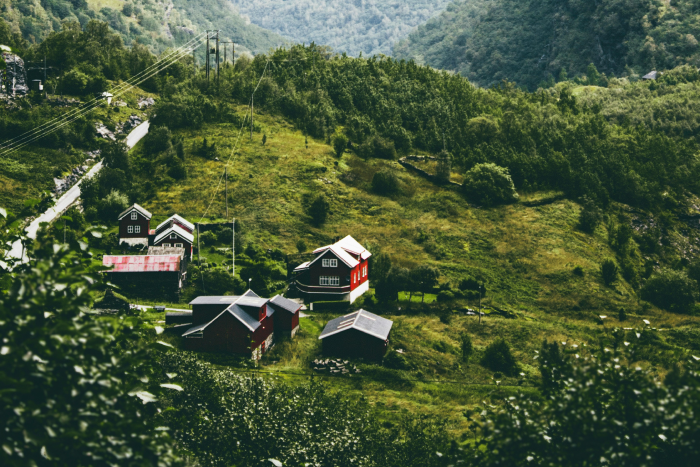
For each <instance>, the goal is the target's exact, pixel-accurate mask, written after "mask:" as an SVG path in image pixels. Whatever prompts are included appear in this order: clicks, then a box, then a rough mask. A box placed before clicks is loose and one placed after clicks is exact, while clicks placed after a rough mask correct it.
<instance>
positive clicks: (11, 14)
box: [0, 0, 283, 52]
mask: <svg viewBox="0 0 700 467" xmlns="http://www.w3.org/2000/svg"><path fill="white" fill-rule="evenodd" d="M0 18H2V19H4V20H5V21H6V22H7V23H8V24H9V26H10V30H11V31H13V32H16V33H20V34H21V35H22V37H23V38H24V39H26V40H27V41H29V42H30V43H36V42H40V41H41V40H42V39H44V38H45V37H47V36H48V35H49V34H50V33H51V32H54V31H60V30H61V28H62V24H63V23H65V22H71V21H77V22H79V23H80V24H81V25H82V26H83V27H85V26H86V25H87V23H88V22H89V21H90V20H91V19H97V20H101V21H104V22H106V23H108V24H109V25H110V27H111V28H112V29H114V30H115V31H117V32H118V33H119V34H120V35H121V36H122V38H123V40H124V41H125V43H126V44H131V43H132V42H134V41H138V42H139V43H140V44H144V45H146V46H148V47H149V48H150V49H152V50H154V51H161V50H163V49H165V48H167V47H172V46H173V45H176V44H181V43H184V42H186V41H187V40H189V38H191V37H192V33H195V34H197V33H200V32H204V31H205V30H206V29H221V31H222V34H223V37H224V38H226V39H230V40H233V41H235V42H237V43H239V44H241V45H243V46H244V47H246V48H247V49H249V50H252V51H255V52H259V51H265V50H268V49H269V48H270V47H273V46H276V45H280V44H281V43H282V42H283V39H282V38H281V37H280V36H279V35H277V34H275V33H272V32H270V31H266V30H264V29H262V28H260V27H258V26H255V25H251V24H246V22H245V21H244V20H243V18H241V17H240V15H238V14H237V13H236V12H235V11H234V10H233V8H232V6H231V3H230V2H228V1H227V0H167V1H165V2H158V1H155V0H129V1H121V0H88V1H86V0H71V1H68V0H41V1H34V0H17V1H10V0H0Z"/></svg>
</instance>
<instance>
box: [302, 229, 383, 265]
mask: <svg viewBox="0 0 700 467" xmlns="http://www.w3.org/2000/svg"><path fill="white" fill-rule="evenodd" d="M326 250H331V251H332V252H333V253H335V255H336V256H337V257H338V258H339V259H340V260H341V261H342V262H343V263H345V264H347V265H348V266H349V267H351V268H354V267H355V266H357V265H358V264H360V262H359V261H358V260H356V259H355V258H353V257H352V256H351V255H356V256H359V257H360V259H361V260H362V261H365V260H366V259H367V258H369V257H370V256H372V253H370V252H369V251H367V249H366V248H365V247H363V246H362V245H360V243H359V242H358V241H357V240H355V239H354V238H352V237H351V236H350V235H348V236H347V237H345V238H344V239H342V240H339V241H337V242H335V243H334V244H332V245H326V246H322V247H321V248H316V249H315V250H314V254H318V253H322V252H324V251H326ZM320 257H321V256H318V257H317V258H316V259H315V260H313V261H311V263H304V264H302V265H300V266H298V267H297V268H296V269H304V267H308V266H310V265H311V264H313V263H315V262H316V261H317V260H318V258H320ZM305 265H306V266H305ZM296 269H295V270H296Z"/></svg>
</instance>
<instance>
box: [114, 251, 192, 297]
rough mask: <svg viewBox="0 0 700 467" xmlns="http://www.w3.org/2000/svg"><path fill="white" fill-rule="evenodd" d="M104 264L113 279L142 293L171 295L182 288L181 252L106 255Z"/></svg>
mask: <svg viewBox="0 0 700 467" xmlns="http://www.w3.org/2000/svg"><path fill="white" fill-rule="evenodd" d="M102 265H103V266H105V267H108V268H111V269H110V270H108V271H106V274H107V278H108V279H109V281H110V282H112V283H114V284H117V285H119V286H120V287H123V288H124V289H127V290H129V291H130V293H133V294H135V295H140V296H154V297H155V296H158V297H160V296H172V295H173V294H176V293H177V292H179V290H180V289H181V288H182V282H183V274H184V272H185V271H184V267H185V263H184V262H183V257H182V255H159V256H148V255H133V256H112V255H105V256H104V257H103V258H102Z"/></svg>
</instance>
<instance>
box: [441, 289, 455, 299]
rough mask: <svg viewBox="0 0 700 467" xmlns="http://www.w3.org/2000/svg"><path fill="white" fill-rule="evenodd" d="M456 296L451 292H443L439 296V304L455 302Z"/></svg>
mask: <svg viewBox="0 0 700 467" xmlns="http://www.w3.org/2000/svg"><path fill="white" fill-rule="evenodd" d="M454 298H455V294H454V293H453V292H452V291H451V290H441V291H440V293H439V294H438V296H437V301H438V302H449V301H451V300H454Z"/></svg>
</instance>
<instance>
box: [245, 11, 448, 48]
mask: <svg viewBox="0 0 700 467" xmlns="http://www.w3.org/2000/svg"><path fill="white" fill-rule="evenodd" d="M448 1H449V0H435V1H425V0H408V1H405V0H404V1H397V0H356V1H349V2H343V1H340V0H323V1H313V0H294V1H285V0H233V4H234V5H236V7H237V8H238V10H239V11H240V12H241V14H243V15H245V16H246V17H248V18H250V20H251V21H252V22H253V23H254V24H257V25H259V26H262V27H264V28H265V29H269V30H271V31H274V32H276V33H279V34H281V35H283V36H285V37H288V38H290V39H291V40H292V41H293V42H296V43H307V44H308V43H310V42H315V43H317V44H323V45H328V46H330V47H332V49H333V50H335V51H336V52H346V53H348V54H349V55H352V56H358V55H359V54H360V53H362V54H363V55H376V54H384V55H390V54H391V48H392V46H393V45H394V43H395V42H397V41H398V40H399V39H403V38H404V37H406V36H407V35H408V33H409V32H410V31H412V30H413V29H414V28H415V27H416V26H418V25H420V24H423V23H425V22H426V21H427V20H428V19H430V18H432V17H433V16H435V15H437V14H438V13H440V12H441V11H442V10H443V8H444V7H445V5H446V4H447V3H448Z"/></svg>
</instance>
